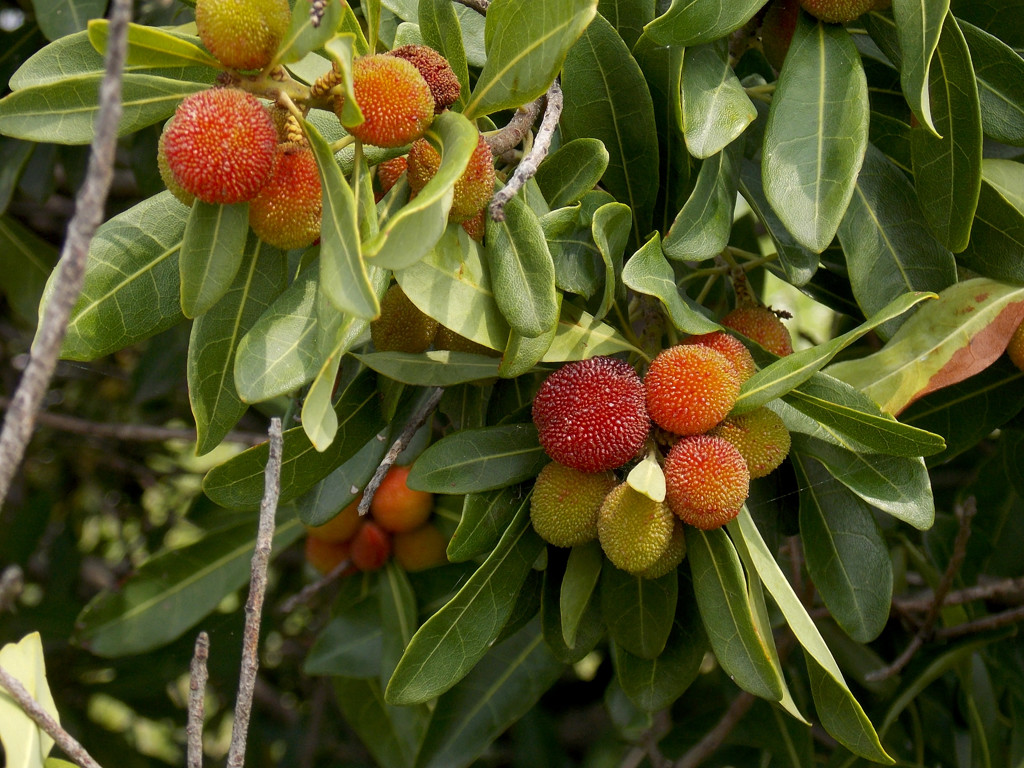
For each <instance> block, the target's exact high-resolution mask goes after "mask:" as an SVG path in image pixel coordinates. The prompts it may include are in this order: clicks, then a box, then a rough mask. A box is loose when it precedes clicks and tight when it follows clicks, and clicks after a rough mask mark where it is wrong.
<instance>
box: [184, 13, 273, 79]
mask: <svg viewBox="0 0 1024 768" xmlns="http://www.w3.org/2000/svg"><path fill="white" fill-rule="evenodd" d="M291 20H292V14H291V10H290V9H289V8H288V1H287V0H196V29H197V30H198V32H199V38H200V39H201V40H202V41H203V45H205V46H206V49H207V50H208V51H209V52H210V53H212V54H213V55H214V57H216V59H217V61H219V62H220V63H221V64H223V65H224V66H226V67H231V68H232V69H263V67H265V66H267V64H269V63H270V60H271V59H272V58H273V57H274V54H275V53H276V52H277V48H278V46H279V45H280V44H281V40H282V39H283V38H284V36H285V33H286V32H288V27H289V26H290V25H291Z"/></svg>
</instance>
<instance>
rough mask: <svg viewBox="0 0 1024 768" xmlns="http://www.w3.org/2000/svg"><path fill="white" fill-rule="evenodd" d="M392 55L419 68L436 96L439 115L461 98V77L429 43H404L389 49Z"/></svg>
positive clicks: (431, 91)
mask: <svg viewBox="0 0 1024 768" xmlns="http://www.w3.org/2000/svg"><path fill="white" fill-rule="evenodd" d="M388 55H390V56H397V57H398V58H400V59H405V60H406V61H408V62H409V63H410V64H412V65H413V66H414V67H416V69H418V70H419V72H420V74H421V75H423V79H424V80H426V81H427V85H428V86H429V87H430V95H431V96H433V97H434V114H436V115H439V114H441V113H442V112H444V111H445V110H446V109H448V107H450V106H451V105H452V104H454V103H455V102H456V101H458V99H459V91H460V90H461V86H460V85H459V78H457V77H456V76H455V73H454V72H453V71H452V68H451V65H450V64H449V63H448V59H446V58H445V57H444V56H442V55H441V54H440V53H438V52H437V51H435V50H434V49H433V48H431V47H430V46H427V45H402V46H399V47H398V48H395V49H394V50H392V51H389V54H388Z"/></svg>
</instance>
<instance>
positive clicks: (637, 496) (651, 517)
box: [531, 307, 793, 578]
mask: <svg viewBox="0 0 1024 768" xmlns="http://www.w3.org/2000/svg"><path fill="white" fill-rule="evenodd" d="M721 323H722V325H723V326H726V327H728V328H731V329H733V330H736V331H739V332H740V333H742V334H743V335H744V336H747V337H748V338H751V339H753V340H754V341H757V342H758V343H759V344H761V346H763V347H764V348H765V349H767V350H768V351H770V352H773V353H774V354H776V355H779V356H784V355H788V354H790V353H791V352H792V351H793V350H792V343H791V340H790V337H789V331H788V330H787V329H786V327H785V326H784V325H783V324H782V322H781V321H780V319H779V317H778V316H777V315H776V314H775V313H774V312H772V311H771V310H770V309H768V308H765V307H744V308H739V309H736V310H733V312H730V313H729V314H728V315H726V316H725V317H724V318H722V320H721ZM755 370H756V366H755V364H754V360H753V358H752V357H751V355H750V352H749V351H748V350H747V348H746V347H745V346H744V345H743V343H742V342H741V341H740V340H739V339H738V338H737V337H736V336H733V335H730V334H728V333H725V332H722V331H716V332H714V333H709V334H705V335H702V336H693V337H691V338H689V339H687V340H686V341H684V342H683V343H681V344H679V345H677V346H674V347H671V348H669V349H666V350H664V351H662V352H661V353H659V354H658V355H657V356H656V357H655V358H654V360H653V361H652V362H651V364H650V367H649V368H648V370H647V374H646V376H645V377H644V379H643V380H641V379H640V377H639V376H638V375H637V372H636V371H635V370H634V369H633V367H632V366H631V365H629V364H628V363H626V362H624V361H622V360H618V359H614V358H610V357H595V358H590V359H588V360H581V361H578V362H574V363H569V364H568V365H565V366H563V367H562V368H560V369H559V370H557V371H555V372H554V373H553V374H551V375H550V376H548V378H547V379H545V381H544V383H543V384H542V385H541V388H540V390H539V391H538V393H537V397H536V398H535V400H534V403H533V421H534V423H535V424H536V426H537V431H538V436H539V438H540V443H541V445H542V446H543V448H544V450H545V452H546V453H547V454H548V456H550V457H551V458H552V459H553V460H554V462H553V463H552V464H549V465H547V466H546V467H545V468H544V469H543V470H541V472H540V474H539V475H538V477H537V482H536V484H535V485H534V490H533V498H532V500H531V519H532V521H533V526H534V528H535V529H536V531H537V533H538V534H539V535H540V536H541V537H542V538H543V539H544V540H545V541H547V542H549V543H550V544H554V545H555V546H558V547H572V546H576V545H579V544H583V543H585V542H587V541H590V540H593V539H594V538H597V539H598V541H599V542H600V544H601V547H602V549H603V550H604V553H605V555H606V556H607V557H608V559H609V560H610V561H611V562H612V563H613V564H614V565H615V566H616V567H618V568H621V569H622V570H624V571H628V572H630V573H633V574H637V575H640V576H643V577H645V578H657V577H659V576H662V575H664V574H665V573H668V572H669V571H671V570H672V569H674V568H675V567H676V566H677V565H678V564H679V563H680V562H681V561H682V559H683V557H684V555H685V538H684V531H683V524H684V523H685V524H688V525H692V526H695V527H698V528H701V529H705V530H708V529H712V528H718V527H720V526H722V525H725V524H726V523H727V522H729V521H730V520H732V519H733V518H734V517H736V515H737V514H739V511H740V508H741V507H742V506H743V503H744V501H746V498H747V495H748V492H749V484H750V480H751V479H752V478H758V477H763V476H765V475H767V474H769V473H770V472H772V471H773V470H774V469H775V468H776V467H778V466H779V465H780V464H781V463H782V461H783V460H784V459H785V458H786V456H787V455H788V453H789V445H790V436H789V432H788V430H787V429H786V427H785V425H784V424H783V422H782V420H781V419H780V418H779V417H778V415H776V414H775V412H774V411H772V410H770V409H768V408H765V407H761V408H757V409H754V410H752V411H748V412H746V413H742V414H739V415H735V416H730V415H729V412H730V411H731V410H732V408H733V406H734V405H735V403H736V399H737V397H738V395H739V392H740V387H741V386H742V384H743V382H744V381H746V380H747V379H748V378H749V377H750V376H751V375H752V374H753V373H754V372H755ZM652 422H653V424H654V428H653V429H652ZM645 447H646V449H647V451H648V456H649V458H650V460H658V463H659V465H660V466H661V468H662V471H663V476H664V481H665V482H664V489H663V491H664V492H663V493H659V492H657V491H655V492H652V491H651V489H650V488H646V489H644V492H641V491H640V490H637V489H635V488H634V487H633V485H631V483H630V482H629V481H620V480H619V479H618V477H617V476H616V475H615V473H614V470H617V469H621V468H623V467H625V466H626V465H628V464H630V463H632V462H633V461H634V460H635V459H636V458H637V457H638V456H639V455H640V454H641V453H642V452H643V451H644V449H645Z"/></svg>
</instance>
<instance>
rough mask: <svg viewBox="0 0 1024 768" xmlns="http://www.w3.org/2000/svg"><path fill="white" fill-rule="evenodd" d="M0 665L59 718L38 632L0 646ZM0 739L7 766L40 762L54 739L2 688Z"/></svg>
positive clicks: (33, 766) (32, 766) (31, 767)
mask: <svg viewBox="0 0 1024 768" xmlns="http://www.w3.org/2000/svg"><path fill="white" fill-rule="evenodd" d="M0 668H3V670H4V671H5V672H7V673H8V674H9V675H11V676H12V677H13V678H14V679H15V680H17V681H18V682H19V683H21V685H22V686H23V687H24V688H25V690H26V691H28V693H29V695H30V696H31V697H32V698H33V699H35V700H36V701H37V702H38V703H39V705H40V707H41V708H42V709H43V711H45V712H46V713H47V714H48V715H50V717H52V718H53V719H54V720H57V721H58V722H59V720H60V715H59V713H58V712H57V705H56V704H55V703H54V701H53V694H52V693H51V692H50V685H49V683H48V682H47V681H46V660H45V658H44V657H43V641H42V638H41V637H40V636H39V633H38V632H32V633H30V634H27V635H25V636H24V637H23V638H21V640H20V641H19V642H17V643H7V645H5V646H3V647H2V648H0ZM0 741H2V742H3V746H4V756H5V758H6V764H7V765H9V766H11V768H14V767H15V766H24V767H25V768H37V766H42V765H43V761H44V760H46V756H47V755H48V754H50V750H51V749H52V748H53V743H54V742H53V738H52V737H51V736H49V735H48V734H47V733H46V732H45V731H44V730H43V729H42V728H40V727H39V726H38V725H36V723H35V721H34V720H32V719H31V718H30V717H29V716H28V715H27V714H25V711H24V710H23V709H22V708H21V706H20V705H19V704H18V703H17V702H15V701H14V699H12V698H11V696H10V695H9V694H8V693H7V691H6V690H4V691H3V692H2V693H0Z"/></svg>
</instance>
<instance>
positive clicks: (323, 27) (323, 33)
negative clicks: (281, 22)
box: [270, 0, 355, 68]
mask: <svg viewBox="0 0 1024 768" xmlns="http://www.w3.org/2000/svg"><path fill="white" fill-rule="evenodd" d="M345 5H346V4H345V3H326V4H324V5H323V6H321V7H320V11H321V13H322V14H323V16H322V18H321V19H320V24H319V26H316V27H314V26H313V22H312V20H311V18H310V15H309V12H310V10H311V9H312V7H313V4H312V3H311V2H310V0H295V4H294V5H293V6H292V20H291V24H290V25H289V27H288V31H287V32H286V33H285V36H284V39H283V40H282V41H281V44H280V45H279V46H278V48H277V53H276V54H274V60H273V61H272V62H271V65H270V66H271V68H272V67H274V66H276V65H278V64H293V63H295V62H296V61H299V60H301V59H302V58H303V57H304V56H305V55H306V54H307V53H309V52H310V51H315V50H317V49H319V48H323V47H324V44H325V43H327V41H328V40H330V39H331V37H333V36H334V35H335V33H336V32H337V30H338V26H339V24H340V23H341V17H342V12H343V8H344V7H345ZM352 39H353V40H354V39H355V38H354V36H353V38H352Z"/></svg>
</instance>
